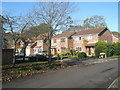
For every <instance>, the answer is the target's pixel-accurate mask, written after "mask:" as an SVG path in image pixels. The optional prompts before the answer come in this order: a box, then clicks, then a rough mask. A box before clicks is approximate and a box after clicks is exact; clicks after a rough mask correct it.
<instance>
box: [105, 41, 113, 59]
mask: <svg viewBox="0 0 120 90" xmlns="http://www.w3.org/2000/svg"><path fill="white" fill-rule="evenodd" d="M106 53H107V57H111V56H113V44H110V43H108V44H107V52H106Z"/></svg>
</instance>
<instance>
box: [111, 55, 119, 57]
mask: <svg viewBox="0 0 120 90" xmlns="http://www.w3.org/2000/svg"><path fill="white" fill-rule="evenodd" d="M111 57H120V55H113V56H111Z"/></svg>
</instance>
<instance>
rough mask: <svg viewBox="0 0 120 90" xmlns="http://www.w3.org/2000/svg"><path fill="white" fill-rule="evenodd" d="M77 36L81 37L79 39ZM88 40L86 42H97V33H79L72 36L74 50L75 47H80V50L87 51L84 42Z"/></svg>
mask: <svg viewBox="0 0 120 90" xmlns="http://www.w3.org/2000/svg"><path fill="white" fill-rule="evenodd" d="M79 37H81V40H79ZM85 40H86V41H88V43H96V42H98V35H97V34H89V35H80V36H73V48H74V50H76V48H77V47H81V48H82V50H81V51H80V52H85V53H87V49H86V47H85V44H86V43H85V42H84V41H85Z"/></svg>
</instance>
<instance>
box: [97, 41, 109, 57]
mask: <svg viewBox="0 0 120 90" xmlns="http://www.w3.org/2000/svg"><path fill="white" fill-rule="evenodd" d="M106 52H107V43H106V42H104V41H99V42H97V43H96V44H95V55H96V56H97V57H99V56H100V53H106Z"/></svg>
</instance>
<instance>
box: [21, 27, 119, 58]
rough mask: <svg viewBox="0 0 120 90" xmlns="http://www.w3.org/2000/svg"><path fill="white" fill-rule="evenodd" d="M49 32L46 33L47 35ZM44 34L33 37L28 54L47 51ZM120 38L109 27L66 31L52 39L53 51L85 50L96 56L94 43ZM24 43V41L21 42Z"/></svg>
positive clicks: (111, 41)
mask: <svg viewBox="0 0 120 90" xmlns="http://www.w3.org/2000/svg"><path fill="white" fill-rule="evenodd" d="M46 35H47V34H45V37H46ZM45 37H44V36H43V37H42V35H40V36H38V37H34V38H32V40H31V42H30V43H29V45H28V46H27V49H26V55H27V56H29V55H33V54H37V53H38V52H39V51H47V42H44V41H45ZM118 40H119V38H118V37H117V36H114V35H113V34H112V33H111V32H110V31H109V29H108V28H107V27H99V28H94V29H87V30H82V31H79V32H64V33H61V34H57V35H54V36H53V37H52V40H51V53H52V54H54V55H56V54H57V53H61V52H67V51H69V50H70V49H74V50H76V51H77V52H85V53H86V54H87V55H88V56H94V55H95V53H94V45H95V43H97V42H98V41H105V42H107V43H113V42H118ZM21 43H22V42H21ZM21 47H22V44H21Z"/></svg>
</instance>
